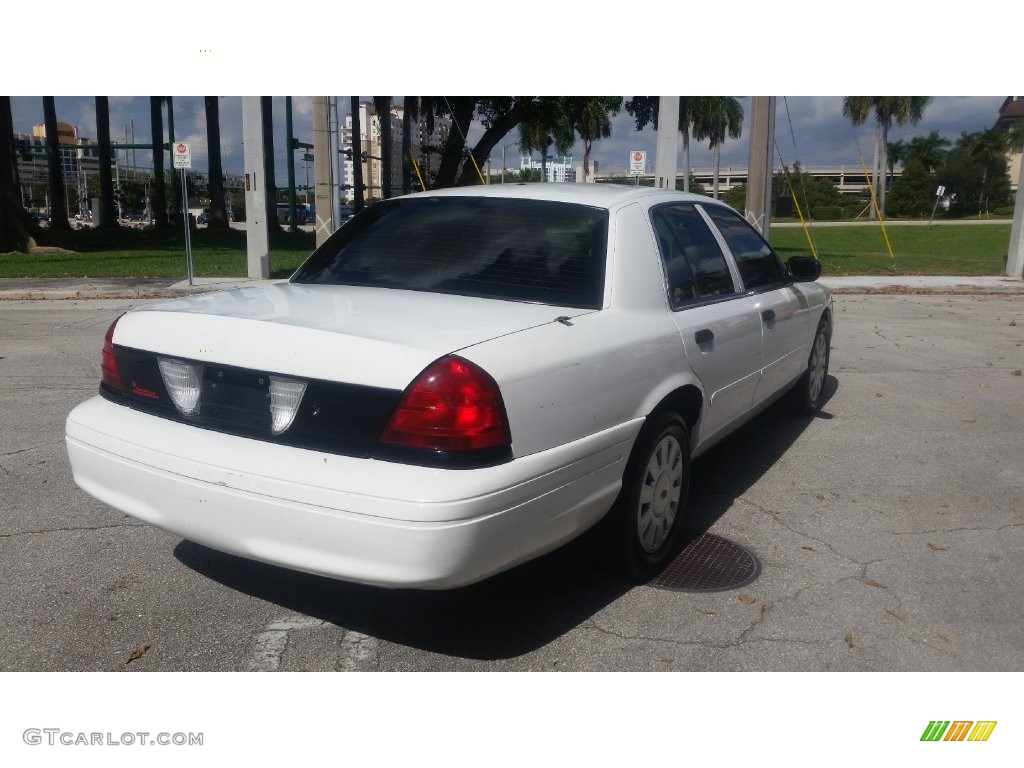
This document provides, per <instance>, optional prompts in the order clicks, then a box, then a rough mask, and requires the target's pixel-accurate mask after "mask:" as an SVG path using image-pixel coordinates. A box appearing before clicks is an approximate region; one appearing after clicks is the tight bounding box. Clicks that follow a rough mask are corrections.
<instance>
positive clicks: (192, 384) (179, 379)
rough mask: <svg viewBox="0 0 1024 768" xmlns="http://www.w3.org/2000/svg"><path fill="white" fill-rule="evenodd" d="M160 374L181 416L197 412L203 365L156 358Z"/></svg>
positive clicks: (192, 414)
mask: <svg viewBox="0 0 1024 768" xmlns="http://www.w3.org/2000/svg"><path fill="white" fill-rule="evenodd" d="M157 365H159V366H160V376H161V377H162V378H163V380H164V386H165V387H167V392H168V393H169V394H170V396H171V400H172V401H173V402H174V405H175V406H176V407H177V409H178V410H179V411H181V414H182V415H183V416H194V415H195V414H197V413H199V392H200V391H201V389H202V383H203V366H202V365H198V364H196V363H183V362H181V361H180V360H164V359H163V358H160V359H158V360H157Z"/></svg>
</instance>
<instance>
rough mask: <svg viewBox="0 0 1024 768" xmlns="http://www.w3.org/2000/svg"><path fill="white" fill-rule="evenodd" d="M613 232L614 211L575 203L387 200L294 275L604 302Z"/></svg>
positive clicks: (586, 304)
mask: <svg viewBox="0 0 1024 768" xmlns="http://www.w3.org/2000/svg"><path fill="white" fill-rule="evenodd" d="M607 231H608V212H607V211H606V210H604V209H602V208H592V207H590V206H584V205H575V204H571V203H556V202H550V201H541V200H518V199H508V198H488V197H414V198H403V199H398V200H388V201H385V202H380V203H375V204H374V205H371V206H370V207H369V208H367V209H365V210H364V211H363V212H362V213H360V214H359V215H358V216H356V217H355V218H354V219H352V220H351V221H350V222H348V223H347V224H345V226H343V227H341V228H340V229H339V230H338V231H337V232H335V233H334V234H333V235H332V236H331V237H330V238H329V239H328V240H327V242H325V243H324V244H323V245H322V246H320V247H319V248H317V250H316V251H314V252H313V254H312V255H311V256H310V257H309V259H307V260H306V262H305V263H304V264H303V265H302V266H301V267H299V269H298V271H296V273H295V274H294V275H293V276H292V279H291V281H292V282H293V283H319V284H328V285H358V286H375V287H380V288H399V289H405V290H412V291H430V292H436V293H454V294H461V295H464V296H482V297H486V298H495V299H506V300H511V301H530V302H538V303H543V304H554V305H559V306H568V307H580V308H586V309H598V308H600V306H601V304H602V300H603V296H604V262H605V243H606V240H607Z"/></svg>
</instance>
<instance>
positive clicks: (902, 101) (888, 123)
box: [843, 96, 932, 216]
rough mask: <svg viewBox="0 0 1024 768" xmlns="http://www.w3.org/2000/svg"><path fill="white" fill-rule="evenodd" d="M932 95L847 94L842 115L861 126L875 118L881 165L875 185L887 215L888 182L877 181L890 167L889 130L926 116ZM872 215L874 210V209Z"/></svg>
mask: <svg viewBox="0 0 1024 768" xmlns="http://www.w3.org/2000/svg"><path fill="white" fill-rule="evenodd" d="M931 100H932V98H931V96H844V97H843V115H844V116H846V117H848V118H849V119H850V121H851V122H852V123H853V124H854V125H862V124H863V123H864V122H866V121H867V119H868V118H869V117H871V116H872V115H873V116H874V118H875V124H876V133H875V141H876V142H877V143H876V146H877V148H878V152H879V156H878V166H877V167H876V169H875V188H876V190H879V201H878V207H879V209H880V210H881V211H882V214H883V215H884V214H885V185H884V184H881V185H880V184H878V183H877V179H878V175H879V173H880V172H881V169H883V168H886V167H887V164H888V163H887V160H886V148H887V146H888V142H889V130H890V129H891V128H892V126H893V124H895V125H906V124H907V123H910V124H911V125H917V124H918V123H919V122H920V121H921V118H922V117H924V110H925V107H927V106H928V104H929V103H930V102H931ZM872 216H873V212H872Z"/></svg>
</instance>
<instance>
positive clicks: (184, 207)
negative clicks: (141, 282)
mask: <svg viewBox="0 0 1024 768" xmlns="http://www.w3.org/2000/svg"><path fill="white" fill-rule="evenodd" d="M181 218H182V221H184V222H185V269H186V271H187V272H188V284H189V285H192V233H191V232H190V231H189V226H188V182H187V181H186V180H185V169H184V168H182V169H181Z"/></svg>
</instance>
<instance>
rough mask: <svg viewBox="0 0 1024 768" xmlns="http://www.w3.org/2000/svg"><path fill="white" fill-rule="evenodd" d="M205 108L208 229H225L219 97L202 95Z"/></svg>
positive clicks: (225, 215)
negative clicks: (207, 152) (207, 166)
mask: <svg viewBox="0 0 1024 768" xmlns="http://www.w3.org/2000/svg"><path fill="white" fill-rule="evenodd" d="M203 105H204V106H205V108H206V144H207V147H208V148H209V154H210V213H209V216H208V217H207V220H206V222H207V226H208V227H209V228H210V229H227V228H228V227H229V226H230V225H229V224H228V213H227V206H225V204H224V168H223V165H222V163H221V157H220V97H219V96H204V97H203Z"/></svg>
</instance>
